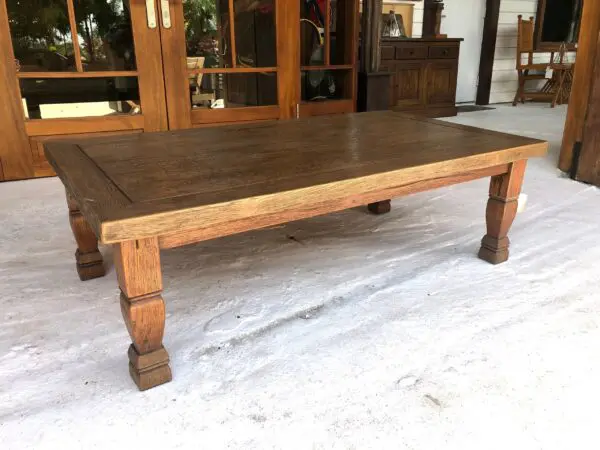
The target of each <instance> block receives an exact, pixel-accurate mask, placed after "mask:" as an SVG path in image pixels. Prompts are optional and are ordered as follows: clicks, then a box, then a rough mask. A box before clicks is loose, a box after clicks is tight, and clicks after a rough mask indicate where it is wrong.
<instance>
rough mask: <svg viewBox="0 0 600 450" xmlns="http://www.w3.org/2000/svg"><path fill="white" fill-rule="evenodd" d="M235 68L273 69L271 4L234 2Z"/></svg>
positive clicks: (246, 0) (270, 1)
mask: <svg viewBox="0 0 600 450" xmlns="http://www.w3.org/2000/svg"><path fill="white" fill-rule="evenodd" d="M233 10H234V12H235V48H236V55H237V67H275V66H276V65H277V58H276V49H275V3H274V0H253V1H249V0H234V4H233Z"/></svg>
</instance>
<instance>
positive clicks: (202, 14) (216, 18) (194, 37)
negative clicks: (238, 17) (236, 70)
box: [183, 0, 231, 68]
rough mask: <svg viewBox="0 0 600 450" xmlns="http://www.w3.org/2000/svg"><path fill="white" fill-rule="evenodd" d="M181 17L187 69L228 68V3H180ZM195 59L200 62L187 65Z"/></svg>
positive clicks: (194, 0)
mask: <svg viewBox="0 0 600 450" xmlns="http://www.w3.org/2000/svg"><path fill="white" fill-rule="evenodd" d="M183 18H184V21H185V41H186V50H187V56H188V67H189V68H208V67H231V39H230V33H231V30H230V29H229V3H228V1H227V0H184V1H183ZM196 58H202V59H201V60H200V59H197V60H196V61H192V62H190V59H196ZM200 62H201V66H199V67H197V65H198V64H200ZM190 64H192V65H194V64H196V67H191V66H190Z"/></svg>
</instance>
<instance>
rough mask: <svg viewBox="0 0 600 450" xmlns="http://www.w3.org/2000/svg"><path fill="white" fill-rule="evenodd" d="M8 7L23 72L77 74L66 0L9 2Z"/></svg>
mask: <svg viewBox="0 0 600 450" xmlns="http://www.w3.org/2000/svg"><path fill="white" fill-rule="evenodd" d="M2 1H4V0H2ZM6 6H7V9H8V22H9V24H10V33H11V38H12V44H13V49H14V53H15V59H16V61H15V63H16V65H17V70H18V71H19V72H50V71H51V72H68V71H75V70H76V68H75V58H74V56H73V40H72V39H71V27H70V26H69V13H68V11H67V3H66V0H39V1H35V2H31V1H27V0H8V1H7V2H6Z"/></svg>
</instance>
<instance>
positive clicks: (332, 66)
mask: <svg viewBox="0 0 600 450" xmlns="http://www.w3.org/2000/svg"><path fill="white" fill-rule="evenodd" d="M349 69H354V65H353V64H328V65H323V66H300V70H349Z"/></svg>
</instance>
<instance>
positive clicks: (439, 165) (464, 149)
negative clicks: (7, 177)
mask: <svg viewBox="0 0 600 450" xmlns="http://www.w3.org/2000/svg"><path fill="white" fill-rule="evenodd" d="M249 149H252V151H249ZM546 151H547V144H546V143H545V142H542V141H538V140H535V139H529V138H524V137H519V136H512V135H508V134H504V133H498V132H493V131H489V130H481V129H477V128H473V127H468V126H463V125H455V124H449V123H444V122H439V121H434V120H427V119H418V118H415V117H412V116H407V115H402V114H398V113H394V112H390V111H384V112H371V113H361V114H346V115H337V116H327V117H321V118H309V119H303V120H297V121H277V122H271V123H261V124H257V125H235V126H230V127H221V128H206V129H202V130H185V131H179V132H171V133H155V134H148V133H142V134H139V135H137V136H133V135H130V136H118V137H112V138H105V139H90V140H82V141H77V142H74V143H67V142H49V143H47V144H46V154H47V157H48V160H49V161H50V162H51V164H52V166H53V167H54V169H55V170H56V173H57V174H58V175H59V177H60V178H61V180H62V181H63V183H64V184H65V186H66V189H67V192H68V193H69V195H71V196H73V197H74V199H75V200H76V201H77V202H78V204H79V205H80V207H81V208H80V211H81V213H82V214H83V215H84V217H85V219H86V221H87V223H88V224H89V226H90V227H91V228H90V229H91V230H93V231H94V232H95V233H96V235H97V236H99V238H100V240H101V242H103V243H106V244H115V267H116V271H117V278H118V281H119V286H120V288H121V292H122V295H121V306H122V311H123V317H124V319H125V323H126V325H127V328H128V330H129V333H130V335H131V339H132V341H133V345H132V347H131V348H130V350H129V359H130V371H131V375H132V377H133V379H134V380H135V382H136V383H137V385H138V386H139V387H140V389H146V388H149V387H152V386H155V385H158V384H161V383H164V382H167V381H169V380H170V379H171V371H170V369H169V366H168V361H169V358H168V354H167V352H166V350H164V347H163V346H162V338H163V332H164V323H165V310H164V301H163V299H162V281H161V273H160V256H159V253H160V251H159V249H160V248H171V247H177V246H181V245H186V244H191V243H193V242H198V241H202V240H206V239H213V238H217V237H220V236H226V235H230V234H234V233H240V232H243V231H248V230H254V229H257V228H262V227H266V226H271V225H274V224H279V223H285V222H288V221H292V220H298V219H302V218H306V217H312V216H316V215H320V214H326V213H329V212H333V211H338V210H342V209H346V208H351V207H355V206H360V205H365V204H369V205H370V206H369V210H371V211H372V212H375V213H384V212H386V211H387V210H389V199H390V198H393V197H395V196H399V195H407V194H410V193H413V192H419V191H423V190H428V189H434V188H438V187H442V186H447V185H450V184H455V183H460V182H465V181H469V180H473V179H476V178H481V177H488V176H492V177H493V180H492V189H491V193H492V195H493V198H494V199H495V198H496V197H497V198H498V199H501V200H503V201H504V203H507V202H509V201H512V200H513V198H515V196H516V195H518V193H517V189H516V185H517V180H518V179H519V177H518V176H517V174H518V173H521V172H522V170H523V169H524V167H525V165H524V160H526V159H527V158H529V157H534V156H542V155H544V154H545V153H546ZM519 171H520V172H519ZM215 211H218V214H215ZM490 211H491V212H490ZM510 211H512V210H510V207H507V206H502V205H501V206H500V207H494V206H492V207H488V217H487V220H488V232H487V236H488V238H487V239H486V241H485V242H486V248H488V250H490V249H491V250H493V253H495V254H498V255H501V256H502V255H504V247H502V245H501V244H503V243H504V242H505V241H504V240H503V238H504V237H505V235H506V233H505V231H507V230H508V226H509V225H510V224H509V220H508V219H509V215H510V214H509V213H510ZM490 239H491V241H490ZM493 239H495V240H496V241H498V242H497V245H496V247H493V245H492V244H493V243H494V242H495V241H493ZM488 241H490V242H491V243H490V242H488ZM492 241H493V242H492ZM492 247H493V248H492ZM484 256H485V255H484ZM501 256H498V257H494V258H495V260H497V261H498V262H499V261H500V259H502V258H501ZM488 259H492V257H491V256H490V257H489V258H488Z"/></svg>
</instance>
